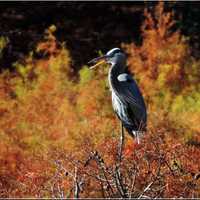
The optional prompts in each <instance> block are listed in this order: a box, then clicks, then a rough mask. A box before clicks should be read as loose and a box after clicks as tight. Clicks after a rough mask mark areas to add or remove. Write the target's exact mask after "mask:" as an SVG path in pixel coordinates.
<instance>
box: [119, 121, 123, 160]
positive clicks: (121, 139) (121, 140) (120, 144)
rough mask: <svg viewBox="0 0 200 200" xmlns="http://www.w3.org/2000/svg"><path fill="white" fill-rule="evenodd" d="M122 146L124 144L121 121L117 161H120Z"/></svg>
mask: <svg viewBox="0 0 200 200" xmlns="http://www.w3.org/2000/svg"><path fill="white" fill-rule="evenodd" d="M123 146H124V126H123V124H122V123H121V135H120V141H119V148H118V161H119V163H120V162H121V161H122V151H123Z"/></svg>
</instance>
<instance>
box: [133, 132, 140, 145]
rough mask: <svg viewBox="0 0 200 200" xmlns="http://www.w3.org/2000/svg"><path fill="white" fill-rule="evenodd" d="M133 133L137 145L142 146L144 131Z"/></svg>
mask: <svg viewBox="0 0 200 200" xmlns="http://www.w3.org/2000/svg"><path fill="white" fill-rule="evenodd" d="M132 133H133V135H134V137H135V139H136V141H137V143H138V144H140V138H141V136H142V135H143V132H142V131H132Z"/></svg>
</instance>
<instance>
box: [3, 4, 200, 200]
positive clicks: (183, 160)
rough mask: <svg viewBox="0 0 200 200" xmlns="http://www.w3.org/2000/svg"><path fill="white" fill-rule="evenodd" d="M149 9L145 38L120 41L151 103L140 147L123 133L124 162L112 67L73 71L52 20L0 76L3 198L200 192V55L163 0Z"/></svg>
mask: <svg viewBox="0 0 200 200" xmlns="http://www.w3.org/2000/svg"><path fill="white" fill-rule="evenodd" d="M144 16H145V20H144V23H143V25H142V27H141V34H142V38H143V40H142V43H141V45H139V46H137V45H135V44H133V43H132V44H122V48H124V50H125V51H126V52H127V55H128V66H129V69H130V70H131V72H132V73H133V74H134V78H135V79H136V81H137V82H138V84H139V86H140V88H141V90H142V91H143V94H144V97H145V101H146V104H147V107H148V131H147V133H146V134H145V136H144V137H143V138H142V142H141V144H140V145H139V146H138V145H136V144H135V143H134V141H133V139H132V138H130V137H129V136H128V134H126V139H125V147H124V151H123V158H122V162H121V163H119V161H118V159H117V151H118V139H119V134H120V123H119V121H118V119H117V118H116V116H115V114H114V112H113V110H112V107H111V98H110V91H109V86H108V82H107V72H108V66H107V65H105V66H102V67H100V68H98V69H96V70H94V71H91V70H89V69H88V66H83V67H82V69H81V70H80V71H79V73H78V75H77V76H76V75H74V74H75V73H74V72H73V70H72V68H71V63H72V62H73V61H72V59H71V56H70V52H69V50H68V49H67V46H66V44H65V43H61V42H59V41H58V40H57V39H56V37H55V36H54V32H55V31H56V27H55V26H54V25H52V26H50V27H49V28H48V29H47V30H46V31H45V33H44V39H43V40H41V41H40V42H39V43H38V44H37V46H36V48H35V49H34V50H33V51H32V52H30V54H29V55H27V57H26V58H25V59H24V60H23V61H22V60H20V61H18V62H16V63H13V67H14V68H15V70H14V71H12V72H10V71H6V70H5V71H2V73H1V74H0V197H52V198H53V197H57V198H64V197H74V196H76V195H78V196H80V197H136V198H137V197H140V198H141V197H151V198H153V197H199V196H200V188H199V185H200V159H199V155H200V137H199V133H200V124H199V121H200V93H199V90H200V87H199V85H200V84H199V83H200V77H199V73H200V71H199V69H200V60H197V59H195V58H193V57H192V55H191V53H190V46H189V44H188V39H187V38H186V37H185V36H184V35H182V34H181V32H180V31H179V30H175V28H174V25H175V24H176V21H175V20H174V19H173V13H172V12H166V11H165V10H164V5H163V3H162V2H161V3H159V4H158V6H156V8H155V11H154V12H150V11H148V10H145V11H144ZM7 42H9V40H8V39H7V38H1V39H0V48H1V50H0V54H1V51H2V50H3V48H4V47H5V46H6V44H7ZM34 53H37V54H40V55H42V56H41V58H37V59H36V58H35V57H34ZM76 197H77V196H76Z"/></svg>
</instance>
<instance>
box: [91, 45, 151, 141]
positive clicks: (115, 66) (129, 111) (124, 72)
mask: <svg viewBox="0 0 200 200" xmlns="http://www.w3.org/2000/svg"><path fill="white" fill-rule="evenodd" d="M105 62H106V63H109V64H110V65H111V66H110V69H109V73H108V81H109V85H110V91H111V93H112V106H113V109H114V111H115V113H116V114H117V116H118V118H119V119H120V120H121V122H122V132H123V127H125V129H126V130H127V132H128V133H129V134H130V135H131V136H132V137H135V138H136V141H137V143H139V141H140V140H139V139H140V136H141V134H142V133H143V132H144V131H146V123H147V112H146V106H145V102H144V99H143V96H142V94H141V92H140V90H139V88H138V86H137V83H136V81H135V80H134V79H133V78H132V76H131V74H130V73H129V71H128V69H127V66H126V56H125V54H124V53H123V51H122V50H121V49H119V48H113V49H111V50H110V51H108V52H107V53H106V54H105V55H103V56H100V57H98V58H94V59H92V60H91V61H90V62H89V63H88V64H94V65H93V66H91V67H90V69H93V68H95V67H97V66H99V65H101V64H103V63H105Z"/></svg>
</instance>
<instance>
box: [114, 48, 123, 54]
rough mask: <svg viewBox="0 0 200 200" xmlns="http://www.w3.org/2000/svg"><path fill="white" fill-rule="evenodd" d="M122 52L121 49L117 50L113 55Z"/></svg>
mask: <svg viewBox="0 0 200 200" xmlns="http://www.w3.org/2000/svg"><path fill="white" fill-rule="evenodd" d="M121 52H122V51H121V50H120V49H117V50H115V51H114V52H113V53H114V54H116V53H121Z"/></svg>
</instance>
